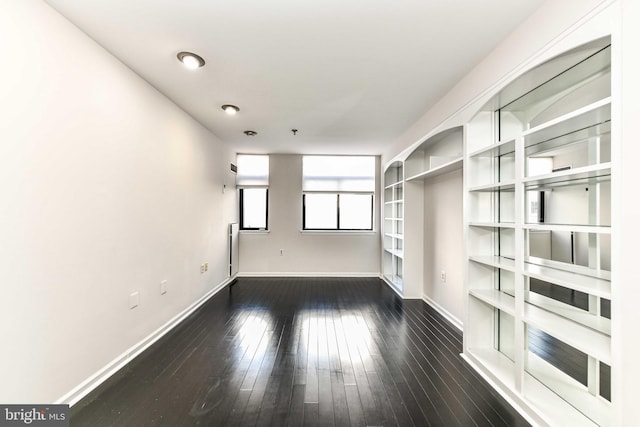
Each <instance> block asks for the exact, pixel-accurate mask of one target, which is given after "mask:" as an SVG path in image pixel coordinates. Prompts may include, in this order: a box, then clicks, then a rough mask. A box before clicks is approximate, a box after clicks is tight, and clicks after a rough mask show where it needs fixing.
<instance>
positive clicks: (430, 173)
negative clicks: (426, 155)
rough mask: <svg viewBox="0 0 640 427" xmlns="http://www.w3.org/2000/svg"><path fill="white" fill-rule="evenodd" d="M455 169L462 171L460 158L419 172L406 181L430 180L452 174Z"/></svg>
mask: <svg viewBox="0 0 640 427" xmlns="http://www.w3.org/2000/svg"><path fill="white" fill-rule="evenodd" d="M457 169H462V157H459V158H457V159H455V160H452V161H450V162H448V163H445V164H443V165H441V166H438V167H435V168H432V169H429V170H426V171H424V172H420V173H419V174H416V175H413V176H412V177H410V178H407V181H418V180H421V181H427V180H429V179H431V178H434V177H436V176H438V175H443V174H445V173H447V172H452V171H454V170H457Z"/></svg>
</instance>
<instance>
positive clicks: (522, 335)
mask: <svg viewBox="0 0 640 427" xmlns="http://www.w3.org/2000/svg"><path fill="white" fill-rule="evenodd" d="M514 148H515V170H514V175H515V176H514V178H515V188H514V191H515V194H514V204H515V206H514V208H515V212H514V213H515V217H514V221H515V224H514V226H515V236H514V237H515V238H514V241H515V248H514V249H515V274H514V288H515V289H514V294H515V295H514V297H515V316H514V318H515V337H514V357H515V361H514V362H515V372H514V375H515V388H516V390H517V391H518V392H519V393H522V391H523V388H524V377H525V370H526V366H525V365H526V357H527V354H526V352H527V349H528V346H529V343H528V342H527V335H528V334H527V332H526V324H525V322H524V305H525V296H526V292H527V289H525V278H524V251H525V236H524V222H525V212H526V210H525V209H523V208H522V207H523V206H525V195H524V185H523V182H522V180H523V178H524V176H525V160H524V159H525V156H524V137H522V136H519V137H517V138H516V140H515V147H514Z"/></svg>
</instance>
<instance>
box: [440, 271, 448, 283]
mask: <svg viewBox="0 0 640 427" xmlns="http://www.w3.org/2000/svg"><path fill="white" fill-rule="evenodd" d="M440 281H441V282H442V283H447V273H446V272H445V271H444V270H442V271H441V272H440Z"/></svg>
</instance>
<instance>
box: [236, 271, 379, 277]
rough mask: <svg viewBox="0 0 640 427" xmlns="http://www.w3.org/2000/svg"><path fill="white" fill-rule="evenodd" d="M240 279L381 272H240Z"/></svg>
mask: <svg viewBox="0 0 640 427" xmlns="http://www.w3.org/2000/svg"><path fill="white" fill-rule="evenodd" d="M238 277H380V273H379V272H377V271H376V272H371V273H368V272H364V273H363V272H348V273H344V272H343V273H340V272H338V273H336V272H333V271H332V272H306V271H304V272H296V271H279V272H253V271H250V272H246V271H245V272H240V273H238Z"/></svg>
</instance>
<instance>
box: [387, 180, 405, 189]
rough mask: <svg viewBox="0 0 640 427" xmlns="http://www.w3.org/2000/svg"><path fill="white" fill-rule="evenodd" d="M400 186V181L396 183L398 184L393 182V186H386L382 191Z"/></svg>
mask: <svg viewBox="0 0 640 427" xmlns="http://www.w3.org/2000/svg"><path fill="white" fill-rule="evenodd" d="M400 186H402V181H398V182H394V183H393V184H388V185H387V186H386V187H384V189H385V190H386V189H388V188H393V187H400Z"/></svg>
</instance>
